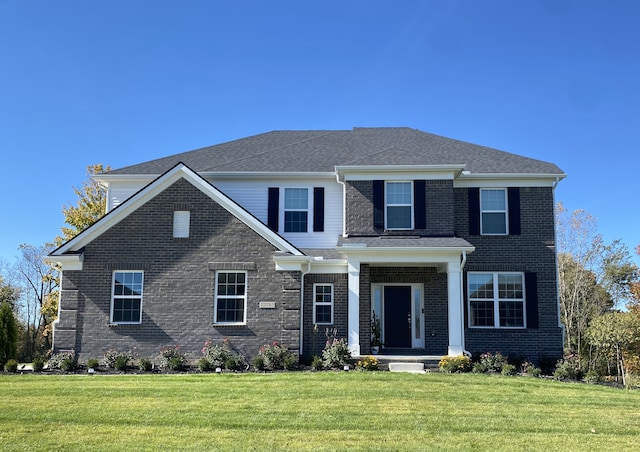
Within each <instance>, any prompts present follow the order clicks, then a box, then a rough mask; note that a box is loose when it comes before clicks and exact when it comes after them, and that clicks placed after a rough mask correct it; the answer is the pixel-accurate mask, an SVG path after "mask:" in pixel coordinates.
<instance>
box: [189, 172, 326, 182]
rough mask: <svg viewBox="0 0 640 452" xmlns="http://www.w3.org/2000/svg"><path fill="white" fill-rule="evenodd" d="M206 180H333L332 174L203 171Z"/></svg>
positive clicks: (202, 174) (201, 174)
mask: <svg viewBox="0 0 640 452" xmlns="http://www.w3.org/2000/svg"><path fill="white" fill-rule="evenodd" d="M199 174H200V176H202V177H204V178H205V179H207V180H214V181H215V180H296V181H298V180H335V178H336V174H335V173H333V172H295V173H294V172H285V173H282V172H267V171H264V172H260V171H224V172H221V171H203V172H201V173H199Z"/></svg>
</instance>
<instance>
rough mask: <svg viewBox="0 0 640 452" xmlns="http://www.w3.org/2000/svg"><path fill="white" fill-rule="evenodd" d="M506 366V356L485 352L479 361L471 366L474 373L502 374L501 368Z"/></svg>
mask: <svg viewBox="0 0 640 452" xmlns="http://www.w3.org/2000/svg"><path fill="white" fill-rule="evenodd" d="M506 364H508V362H507V358H506V356H504V355H503V354H502V353H500V352H496V353H490V352H486V353H483V354H482V355H480V360H479V361H478V362H477V363H475V364H474V365H473V372H474V373H479V374H481V373H489V374H499V373H502V367H503V366H504V365H506Z"/></svg>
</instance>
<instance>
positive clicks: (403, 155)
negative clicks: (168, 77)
mask: <svg viewBox="0 0 640 452" xmlns="http://www.w3.org/2000/svg"><path fill="white" fill-rule="evenodd" d="M563 177H564V174H563V172H562V171H561V170H560V169H559V168H558V167H557V166H555V165H553V164H551V163H546V162H542V161H539V160H534V159H530V158H526V157H522V156H518V155H515V154H510V153H506V152H502V151H498V150H495V149H491V148H487V147H483V146H478V145H474V144H470V143H466V142H462V141H458V140H453V139H450V138H444V137H440V136H437V135H433V134H429V133H425V132H421V131H418V130H415V129H409V128H355V129H353V130H345V131H276V132H270V133H265V134H261V135H256V136H252V137H248V138H244V139H240V140H237V141H232V142H228V143H223V144H219V145H215V146H211V147H207V148H203V149H198V150H195V151H190V152H185V153H182V154H176V155H172V156H169V157H165V158H161V159H158V160H153V161H150V162H145V163H140V164H137V165H133V166H129V167H126V168H121V169H117V170H114V171H110V172H107V173H104V174H101V175H98V176H96V178H97V179H98V180H99V181H100V182H101V183H102V184H103V185H104V186H105V187H106V190H107V194H108V201H107V213H106V215H105V216H104V217H102V218H101V219H100V220H99V221H97V222H96V223H95V224H94V225H93V226H91V227H90V228H88V229H87V230H85V231H83V232H82V233H80V234H79V235H78V236H76V237H75V238H74V239H72V240H70V241H69V242H67V243H65V244H64V245H62V246H61V247H60V248H58V249H57V250H55V251H54V252H52V253H51V255H50V256H48V258H47V259H48V260H49V261H52V262H58V263H59V264H60V265H61V268H62V278H61V297H60V305H59V316H58V320H57V321H56V323H55V325H54V349H55V351H63V350H73V351H75V352H76V353H77V354H78V355H79V357H80V359H88V358H91V357H97V356H101V355H102V354H103V353H104V352H105V351H107V350H112V349H115V350H134V349H135V350H136V351H137V353H138V354H139V355H140V356H155V355H156V354H157V353H158V351H159V350H160V349H161V348H162V347H165V346H173V345H179V346H181V347H182V348H183V349H184V350H185V351H186V352H188V353H190V354H192V356H194V357H196V356H198V355H199V351H200V349H201V348H202V345H203V343H204V342H205V341H206V340H211V341H213V342H216V341H219V342H222V340H223V339H225V338H226V339H228V340H229V343H230V344H231V345H232V346H233V347H234V348H235V349H236V350H237V351H239V352H242V353H244V354H245V355H247V356H254V355H255V354H256V353H257V350H258V349H259V347H260V346H262V345H264V344H266V343H271V342H273V341H277V342H281V343H284V344H286V345H287V346H288V347H289V348H290V349H291V350H293V351H295V352H296V353H299V354H301V355H306V356H310V355H312V354H319V352H320V350H321V349H322V347H323V346H324V343H325V341H326V337H327V333H329V334H335V335H336V336H337V337H343V338H346V339H347V341H348V344H349V347H350V349H351V351H352V352H353V353H354V354H355V355H362V354H368V353H371V351H372V346H375V345H377V342H376V341H374V340H373V339H378V340H379V342H381V346H382V352H383V353H393V354H424V355H447V354H449V355H460V354H463V353H467V352H470V353H480V352H485V351H492V352H495V351H500V352H502V353H504V354H507V355H510V356H519V357H523V358H528V359H531V360H534V361H536V360H539V359H542V358H558V357H560V356H561V355H562V329H561V326H560V324H559V314H558V299H557V279H556V278H557V276H556V268H557V267H556V254H555V232H554V188H555V186H556V184H557V183H558V182H559V181H560V180H561V179H562V178H563ZM374 333H376V334H374Z"/></svg>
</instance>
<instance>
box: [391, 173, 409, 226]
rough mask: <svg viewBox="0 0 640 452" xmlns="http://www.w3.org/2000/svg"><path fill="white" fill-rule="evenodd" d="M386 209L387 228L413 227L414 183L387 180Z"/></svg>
mask: <svg viewBox="0 0 640 452" xmlns="http://www.w3.org/2000/svg"><path fill="white" fill-rule="evenodd" d="M385 210H386V215H385V223H386V224H385V228H386V229H413V184H412V183H411V182H387V183H386V184H385Z"/></svg>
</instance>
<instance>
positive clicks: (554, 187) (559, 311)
mask: <svg viewBox="0 0 640 452" xmlns="http://www.w3.org/2000/svg"><path fill="white" fill-rule="evenodd" d="M559 183H560V177H556V180H555V182H554V184H553V186H552V190H551V193H552V195H553V243H554V247H555V252H554V253H553V254H554V256H555V262H556V299H557V300H558V303H557V306H556V308H557V310H558V327H559V328H560V330H561V331H562V349H563V350H564V340H565V328H564V325H563V324H562V311H561V310H560V268H558V230H557V229H558V228H556V218H555V213H556V187H557V186H558V184H559Z"/></svg>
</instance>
